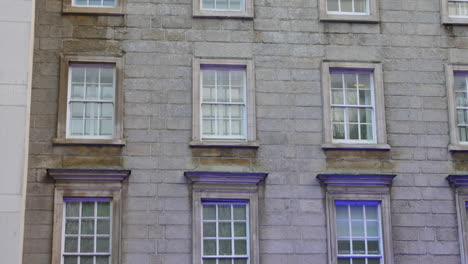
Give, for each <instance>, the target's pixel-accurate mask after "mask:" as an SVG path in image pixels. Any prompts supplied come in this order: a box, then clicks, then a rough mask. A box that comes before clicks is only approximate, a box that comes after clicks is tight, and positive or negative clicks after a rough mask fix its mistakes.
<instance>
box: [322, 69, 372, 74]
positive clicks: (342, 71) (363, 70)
mask: <svg viewBox="0 0 468 264" xmlns="http://www.w3.org/2000/svg"><path fill="white" fill-rule="evenodd" d="M373 72H374V70H373V69H352V68H330V73H363V74H369V73H373Z"/></svg>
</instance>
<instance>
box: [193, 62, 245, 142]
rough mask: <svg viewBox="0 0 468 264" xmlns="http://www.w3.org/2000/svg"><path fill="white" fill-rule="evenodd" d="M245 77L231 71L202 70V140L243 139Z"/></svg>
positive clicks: (241, 72)
mask: <svg viewBox="0 0 468 264" xmlns="http://www.w3.org/2000/svg"><path fill="white" fill-rule="evenodd" d="M245 74H246V73H245V71H235V70H202V78H201V82H202V83H201V87H202V104H201V111H202V135H203V138H208V139H210V138H223V139H244V138H245V132H246V129H245V128H246V102H245V92H246V91H245V85H246V83H245V82H246V79H245Z"/></svg>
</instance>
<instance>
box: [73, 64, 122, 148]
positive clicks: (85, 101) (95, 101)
mask: <svg viewBox="0 0 468 264" xmlns="http://www.w3.org/2000/svg"><path fill="white" fill-rule="evenodd" d="M85 64H88V65H92V64H91V63H85ZM108 64H111V63H108ZM111 65H113V66H114V67H113V72H114V74H113V89H114V96H113V97H112V101H110V100H107V101H104V100H98V99H95V100H85V99H83V100H73V99H72V98H71V87H72V71H73V68H74V67H73V66H70V65H69V66H68V86H67V89H68V91H67V127H66V134H67V138H82V139H87V138H90V139H113V138H114V133H115V129H114V127H115V114H116V112H115V107H116V101H115V97H116V92H117V89H116V80H117V79H116V77H117V74H116V67H115V64H111ZM99 79H100V78H99ZM84 92H86V89H85V91H84ZM98 93H99V92H98ZM73 101H76V102H83V103H84V104H86V103H112V105H113V108H114V111H113V112H114V113H113V115H112V123H113V129H112V130H113V131H112V135H109V136H100V135H97V136H84V135H83V136H73V135H71V132H70V130H71V128H70V125H71V124H70V121H71V109H70V105H71V102H73ZM99 112H100V111H99V110H98V113H99ZM83 115H84V113H83ZM85 120H86V118H85V117H83V121H84V122H83V131H84V130H85V128H84V126H85ZM99 120H100V117H99V114H98V117H97V121H98V122H97V124H98V127H99ZM98 131H99V129H98Z"/></svg>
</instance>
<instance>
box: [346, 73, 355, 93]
mask: <svg viewBox="0 0 468 264" xmlns="http://www.w3.org/2000/svg"><path fill="white" fill-rule="evenodd" d="M343 76H344V85H345V88H348V89H356V74H354V73H344V74H343Z"/></svg>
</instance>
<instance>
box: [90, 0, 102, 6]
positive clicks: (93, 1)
mask: <svg viewBox="0 0 468 264" xmlns="http://www.w3.org/2000/svg"><path fill="white" fill-rule="evenodd" d="M89 5H92V6H100V5H101V0H89Z"/></svg>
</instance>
